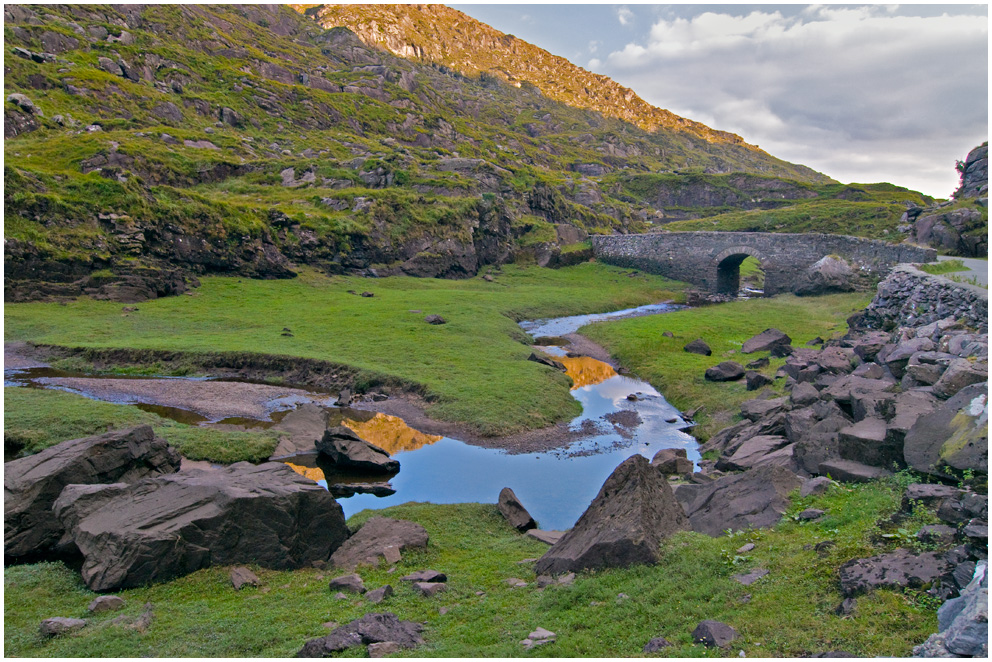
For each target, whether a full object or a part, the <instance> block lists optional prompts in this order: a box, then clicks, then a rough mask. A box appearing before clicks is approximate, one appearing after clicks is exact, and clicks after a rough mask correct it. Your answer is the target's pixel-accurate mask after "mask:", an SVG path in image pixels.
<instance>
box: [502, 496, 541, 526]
mask: <svg viewBox="0 0 992 662" xmlns="http://www.w3.org/2000/svg"><path fill="white" fill-rule="evenodd" d="M496 505H497V507H498V508H499V512H501V513H502V514H503V517H505V518H506V521H507V522H509V523H510V526H512V527H513V528H515V529H516V530H517V531H527V530H528V529H536V528H537V522H535V521H534V518H533V517H531V516H530V513H529V512H527V509H526V508H524V506H523V504H522V503H520V499H518V498H517V495H516V494H514V492H513V490H511V489H510V488H509V487H504V488H503V489H502V490H500V492H499V501H498V502H497V504H496Z"/></svg>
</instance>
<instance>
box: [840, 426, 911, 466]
mask: <svg viewBox="0 0 992 662" xmlns="http://www.w3.org/2000/svg"><path fill="white" fill-rule="evenodd" d="M837 439H838V450H839V452H840V456H841V458H843V459H845V460H854V461H855V462H861V463H862V464H869V465H872V466H875V467H885V468H886V469H891V468H892V466H893V465H896V466H901V465H902V464H903V457H902V456H903V453H902V438H901V437H898V436H892V435H889V430H888V426H887V425H886V424H885V421H884V420H882V419H878V418H866V419H864V420H862V421H859V422H857V423H855V424H854V425H850V426H848V427H846V428H844V429H842V430H840V431H839V432H838V433H837Z"/></svg>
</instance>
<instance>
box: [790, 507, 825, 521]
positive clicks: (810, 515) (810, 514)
mask: <svg viewBox="0 0 992 662" xmlns="http://www.w3.org/2000/svg"><path fill="white" fill-rule="evenodd" d="M826 514H827V511H825V510H820V509H819V508H807V509H806V510H804V511H803V512H801V513H799V514H798V515H796V517H797V518H798V519H799V521H801V522H809V521H812V520H815V519H820V518H821V517H823V516H824V515H826Z"/></svg>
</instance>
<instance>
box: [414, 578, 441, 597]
mask: <svg viewBox="0 0 992 662" xmlns="http://www.w3.org/2000/svg"><path fill="white" fill-rule="evenodd" d="M413 589H414V590H415V591H419V592H420V594H421V595H424V596H426V597H428V598H430V597H434V596H435V595H437V594H438V593H441V592H443V591H447V590H448V585H447V584H446V583H444V582H414V583H413Z"/></svg>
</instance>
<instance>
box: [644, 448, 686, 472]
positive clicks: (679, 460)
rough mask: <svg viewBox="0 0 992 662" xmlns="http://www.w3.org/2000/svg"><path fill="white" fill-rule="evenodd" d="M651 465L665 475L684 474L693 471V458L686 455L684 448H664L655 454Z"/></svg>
mask: <svg viewBox="0 0 992 662" xmlns="http://www.w3.org/2000/svg"><path fill="white" fill-rule="evenodd" d="M651 466H652V467H654V468H655V469H657V470H658V471H659V472H661V473H663V474H665V475H673V474H674V475H677V476H684V475H686V474H691V473H692V469H693V466H692V460H690V459H688V458H687V457H686V451H685V449H684V448H662V449H661V450H659V451H658V452H657V453H655V454H654V458H652V459H651Z"/></svg>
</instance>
